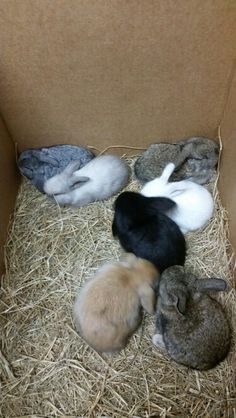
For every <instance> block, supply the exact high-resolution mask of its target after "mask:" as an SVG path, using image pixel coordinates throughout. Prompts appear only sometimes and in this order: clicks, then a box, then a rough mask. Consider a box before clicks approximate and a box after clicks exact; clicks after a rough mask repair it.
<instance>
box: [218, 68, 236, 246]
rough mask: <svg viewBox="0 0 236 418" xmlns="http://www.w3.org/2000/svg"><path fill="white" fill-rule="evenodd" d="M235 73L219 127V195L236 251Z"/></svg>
mask: <svg viewBox="0 0 236 418" xmlns="http://www.w3.org/2000/svg"><path fill="white" fill-rule="evenodd" d="M235 64H236V63H235ZM235 116H236V73H235V74H234V79H233V83H232V85H231V90H230V96H229V100H228V103H227V106H226V109H225V115H224V119H223V121H222V126H221V136H222V141H223V152H222V160H221V167H220V183H219V185H220V195H221V198H222V201H223V204H224V206H225V207H226V209H227V210H228V214H229V226H230V241H231V243H232V245H233V247H234V249H235V250H236V118H235Z"/></svg>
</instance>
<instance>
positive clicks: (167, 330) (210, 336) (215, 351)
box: [153, 266, 231, 370]
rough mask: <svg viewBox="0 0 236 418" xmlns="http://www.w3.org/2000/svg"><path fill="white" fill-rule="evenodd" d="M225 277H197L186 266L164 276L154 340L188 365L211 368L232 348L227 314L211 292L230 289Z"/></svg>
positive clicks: (167, 271)
mask: <svg viewBox="0 0 236 418" xmlns="http://www.w3.org/2000/svg"><path fill="white" fill-rule="evenodd" d="M226 286H227V285H226V282H225V281H224V280H222V279H197V278H196V277H195V276H193V275H191V274H187V273H185V271H184V268H183V267H182V266H172V267H169V268H168V269H166V270H165V271H164V273H163V274H162V276H161V279H160V285H159V295H158V300H157V321H156V334H155V335H154V337H153V343H154V344H155V345H158V346H160V347H162V348H165V349H166V351H167V352H168V354H169V355H170V357H172V358H173V359H174V360H175V361H177V362H178V363H181V364H184V365H185V366H187V367H190V368H193V369H198V370H208V369H211V368H212V367H215V366H216V365H217V364H218V363H220V362H221V361H222V360H224V358H225V357H226V355H227V354H228V351H229V349H230V341H231V329H230V326H229V322H228V320H227V317H226V314H225V312H224V310H223V308H222V307H221V305H220V303H218V302H217V301H216V300H215V299H213V298H211V297H210V296H209V295H208V293H210V292H219V291H224V290H225V289H226Z"/></svg>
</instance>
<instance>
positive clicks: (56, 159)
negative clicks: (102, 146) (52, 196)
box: [17, 145, 95, 193]
mask: <svg viewBox="0 0 236 418" xmlns="http://www.w3.org/2000/svg"><path fill="white" fill-rule="evenodd" d="M94 157H95V155H94V154H93V153H92V152H91V151H89V150H88V149H86V148H83V147H78V146H76V145H55V146H51V147H45V148H34V149H27V150H25V151H23V152H22V153H21V154H20V156H19V158H18V161H17V165H18V168H19V170H20V172H21V174H22V175H23V176H25V177H27V178H28V179H29V180H30V181H31V183H32V184H33V185H34V186H35V187H36V188H37V189H38V190H39V191H40V192H42V193H44V188H43V187H44V183H45V181H46V180H48V179H50V178H51V177H53V176H55V175H56V174H59V173H61V172H62V171H63V170H64V169H65V168H66V167H67V166H68V164H69V163H71V162H72V161H75V160H76V161H80V167H81V168H82V167H83V166H84V165H86V164H87V163H89V161H91V160H92V159H93V158H94Z"/></svg>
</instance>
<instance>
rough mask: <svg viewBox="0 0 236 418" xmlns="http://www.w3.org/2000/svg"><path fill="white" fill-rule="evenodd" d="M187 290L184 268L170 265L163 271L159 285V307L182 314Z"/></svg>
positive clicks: (187, 295) (187, 294)
mask: <svg viewBox="0 0 236 418" xmlns="http://www.w3.org/2000/svg"><path fill="white" fill-rule="evenodd" d="M188 297H189V291H188V288H187V286H186V283H185V274H184V268H183V267H182V266H172V267H169V268H168V269H166V270H165V271H164V273H163V274H162V276H161V281H160V285H159V300H158V305H159V307H160V309H164V310H168V311H175V312H177V313H178V314H181V315H184V313H185V310H186V304H187V299H188Z"/></svg>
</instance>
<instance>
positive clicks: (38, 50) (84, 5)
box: [0, 0, 236, 150]
mask: <svg viewBox="0 0 236 418" xmlns="http://www.w3.org/2000/svg"><path fill="white" fill-rule="evenodd" d="M235 22H236V3H235V2H234V1H232V0H226V1H222V0H214V1H212V0H204V1H203V0H197V1H196V0H177V1H170V0H162V1H154V0H146V1H136V0H129V1H126V0H120V1H107V0H96V1H94V0H80V1H78V0H43V1H34V0H21V1H19V0H1V4H0V50H1V64H0V71H1V77H0V91H1V101H0V106H1V110H2V113H3V115H4V119H5V120H6V122H7V125H8V127H9V129H10V132H11V134H12V137H13V138H14V140H15V141H17V142H18V144H19V149H20V150H22V149H24V148H27V147H31V146H39V145H49V144H55V143H75V144H91V145H94V146H97V147H98V148H103V147H105V146H107V145H110V144H130V145H135V146H144V145H146V144H148V143H151V142H154V141H155V140H156V139H157V138H160V139H171V138H173V139H177V138H181V137H186V136H190V135H196V134H201V135H209V136H215V135H216V133H217V125H218V123H219V121H220V119H221V113H222V108H223V103H224V100H225V93H226V86H227V82H228V77H229V74H230V71H231V67H232V61H233V58H234V55H235V48H236V24H235Z"/></svg>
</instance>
